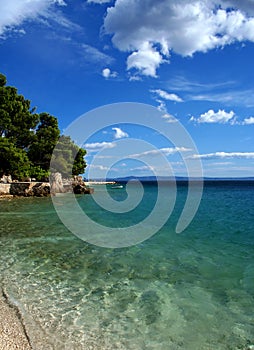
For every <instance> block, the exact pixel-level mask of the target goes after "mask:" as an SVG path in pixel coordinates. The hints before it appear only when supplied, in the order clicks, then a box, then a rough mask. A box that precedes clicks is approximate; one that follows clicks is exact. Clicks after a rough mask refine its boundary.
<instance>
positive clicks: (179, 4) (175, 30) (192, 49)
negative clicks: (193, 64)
mask: <svg viewBox="0 0 254 350" xmlns="http://www.w3.org/2000/svg"><path fill="white" fill-rule="evenodd" d="M126 14H128V15H126ZM253 15H254V6H253V1H251V0H242V1H240V0H231V1H228V0H221V1H219V0H206V1H201V0H192V1H189V0H170V1H165V0H157V1H153V0H135V1H133V0H132V1H130V0H116V2H115V4H114V6H112V7H110V8H108V9H107V15H106V17H105V21H104V27H105V32H106V33H108V34H110V35H113V36H112V41H113V43H114V45H115V46H116V47H117V48H118V49H119V50H121V51H125V52H129V53H130V55H129V57H128V59H127V68H128V69H130V68H136V69H137V70H138V71H139V72H140V73H141V74H143V75H149V76H152V77H156V75H157V74H156V70H157V68H158V67H159V66H160V65H161V64H162V63H164V62H165V59H168V57H169V54H170V51H171V50H172V51H174V52H175V53H178V54H180V55H182V56H192V55H193V54H194V53H196V52H207V51H208V50H212V49H214V48H218V47H224V46H225V45H230V44H232V43H234V42H237V41H238V42H244V41H246V40H248V41H252V42H253V41H254V17H252V16H253Z"/></svg>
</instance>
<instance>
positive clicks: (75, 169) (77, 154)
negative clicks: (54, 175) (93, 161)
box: [51, 135, 86, 177]
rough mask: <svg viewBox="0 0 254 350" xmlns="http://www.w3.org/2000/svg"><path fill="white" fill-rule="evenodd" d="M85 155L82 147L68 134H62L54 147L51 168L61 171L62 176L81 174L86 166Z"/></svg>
mask: <svg viewBox="0 0 254 350" xmlns="http://www.w3.org/2000/svg"><path fill="white" fill-rule="evenodd" d="M85 155H86V151H85V150H84V149H83V148H80V147H78V146H77V145H76V144H75V143H74V142H73V141H72V140H71V138H70V137H69V136H64V135H62V136H61V137H60V138H59V141H58V143H57V145H56V147H55V149H54V153H53V156H52V160H51V170H52V171H55V172H59V173H61V174H62V176H63V177H70V176H71V175H79V174H83V173H84V171H85V167H86V162H85V160H84V156H85Z"/></svg>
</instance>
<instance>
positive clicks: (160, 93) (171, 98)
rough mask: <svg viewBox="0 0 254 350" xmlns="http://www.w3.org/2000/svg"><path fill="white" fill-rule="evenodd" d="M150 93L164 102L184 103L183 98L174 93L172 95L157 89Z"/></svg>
mask: <svg viewBox="0 0 254 350" xmlns="http://www.w3.org/2000/svg"><path fill="white" fill-rule="evenodd" d="M150 91H151V92H153V93H155V94H157V95H158V96H159V97H160V98H163V99H164V100H168V101H174V102H183V100H182V99H181V97H179V96H177V95H176V94H172V93H171V94H170V93H168V92H167V91H164V90H161V89H155V90H150Z"/></svg>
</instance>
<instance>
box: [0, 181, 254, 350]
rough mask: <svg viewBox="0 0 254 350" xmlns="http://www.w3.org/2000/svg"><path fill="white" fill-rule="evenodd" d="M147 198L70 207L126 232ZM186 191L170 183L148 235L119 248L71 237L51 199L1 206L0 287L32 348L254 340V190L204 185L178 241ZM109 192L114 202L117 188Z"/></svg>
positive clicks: (83, 199)
mask: <svg viewBox="0 0 254 350" xmlns="http://www.w3.org/2000/svg"><path fill="white" fill-rule="evenodd" d="M156 190H157V188H156V186H153V185H147V186H145V197H144V198H145V199H144V200H143V201H142V202H141V203H140V205H139V207H138V208H137V209H135V210H134V211H133V212H132V213H131V214H129V215H127V214H111V213H108V212H106V211H105V210H102V209H100V208H99V207H98V206H97V205H96V203H95V202H94V201H93V199H92V197H91V196H88V195H87V196H80V197H78V201H79V203H80V206H81V207H82V208H83V209H84V210H85V211H86V212H87V214H88V215H89V216H90V217H92V218H93V219H94V220H98V221H99V222H100V223H101V224H105V225H108V226H116V225H117V223H118V224H119V225H128V224H129V225H130V224H131V222H134V221H138V220H141V219H142V218H143V217H144V215H146V213H148V212H149V211H150V210H152V208H153V205H154V203H155V201H156ZM97 193H98V194H99V193H100V190H99V189H98V190H97ZM186 194H187V186H185V185H181V186H179V187H178V194H177V202H176V206H175V209H174V211H173V214H172V216H171V217H170V219H169V221H168V222H167V223H166V224H165V226H164V227H163V228H162V229H161V230H160V231H159V232H158V233H157V234H155V235H154V236H152V237H151V238H150V239H148V240H146V241H144V242H143V243H140V244H138V245H136V246H133V247H128V248H121V249H109V248H101V247H97V246H93V245H90V244H87V243H85V242H83V241H81V240H80V239H79V238H77V237H76V236H74V235H73V234H71V233H70V232H69V231H68V230H67V229H66V228H65V227H64V225H63V224H62V223H61V222H60V220H59V219H58V217H57V215H56V213H55V210H54V207H53V205H52V203H51V199H50V198H39V199H36V198H32V199H31V198H24V199H13V200H2V201H0V219H1V231H0V247H1V257H0V260H1V265H0V266H1V285H2V287H3V288H4V290H5V291H6V292H7V293H8V295H9V297H10V300H11V301H12V302H13V303H15V304H16V305H17V306H18V307H19V308H20V310H21V312H22V314H23V317H24V322H25V325H26V328H27V330H28V333H29V335H30V338H31V342H32V344H33V346H34V349H36V350H40V349H43V350H44V349H47V350H48V349H56V350H58V349H59V350H62V349H66V350H72V349H73V350H76V349H77V350H79V349H82V350H83V349H85V350H87V349H96V350H97V349H126V350H127V349H135V350H136V349H137V350H139V349H142V350H143V349H148V350H150V349H154V350H168V349H169V350H171V349H172V350H174V349H184V350H185V349H187V350H189V349H190V350H199V349H200V350H201V349H202V350H203V349H207V350H208V349H209V350H213V349H216V350H220V349H248V347H249V346H250V345H251V344H254V221H253V218H254V183H210V184H209V185H206V186H205V189H204V194H203V198H202V202H201V205H200V208H199V210H198V213H197V215H196V217H195V219H194V220H193V221H192V223H191V225H190V226H189V227H188V228H187V230H185V231H184V232H183V233H181V234H176V233H175V227H176V223H177V220H178V218H179V215H180V213H181V210H182V208H183V205H184V201H185V199H186ZM112 196H113V197H114V198H115V199H116V200H123V199H124V198H126V192H125V189H120V190H117V191H116V190H115V192H113V193H112ZM63 200H64V198H63ZM117 215H118V218H117ZM87 229H88V230H89V227H88V228H87Z"/></svg>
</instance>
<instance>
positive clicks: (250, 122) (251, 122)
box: [241, 117, 254, 125]
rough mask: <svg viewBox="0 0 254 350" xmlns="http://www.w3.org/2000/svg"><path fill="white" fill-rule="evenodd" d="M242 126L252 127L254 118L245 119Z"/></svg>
mask: <svg viewBox="0 0 254 350" xmlns="http://www.w3.org/2000/svg"><path fill="white" fill-rule="evenodd" d="M241 124H242V125H251V124H254V117H249V118H245V119H244V121H243V122H242V123H241Z"/></svg>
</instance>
